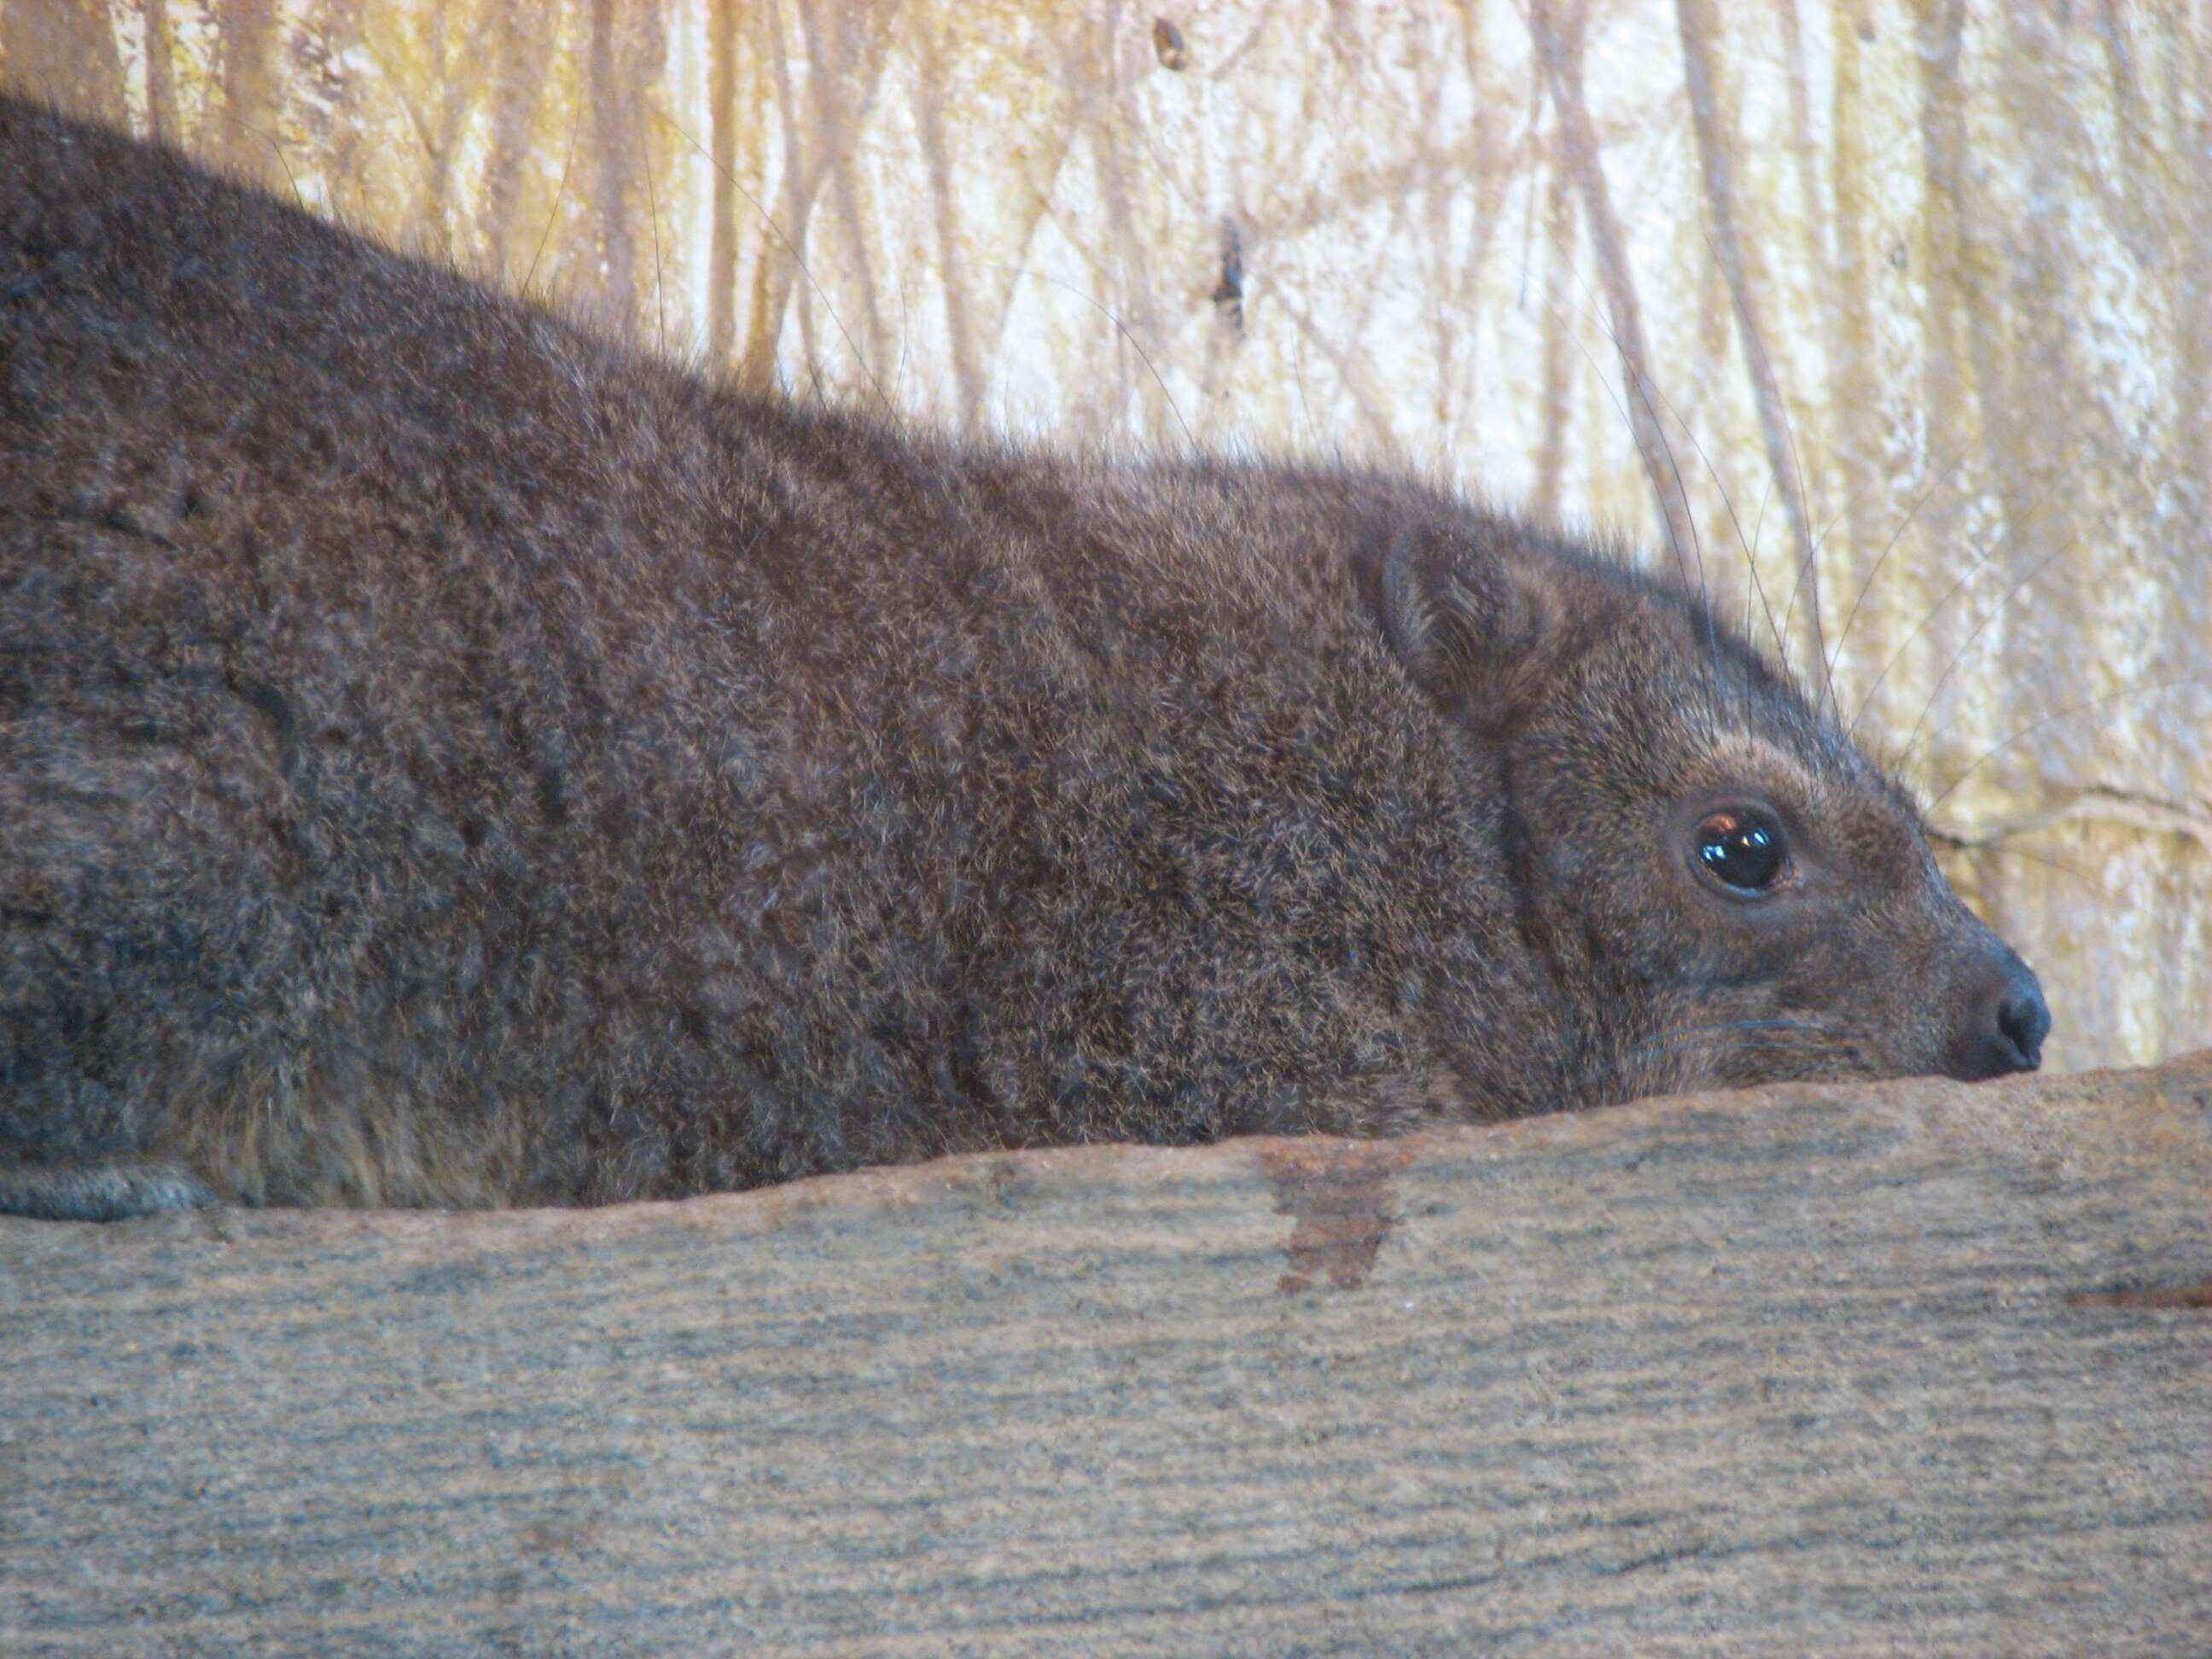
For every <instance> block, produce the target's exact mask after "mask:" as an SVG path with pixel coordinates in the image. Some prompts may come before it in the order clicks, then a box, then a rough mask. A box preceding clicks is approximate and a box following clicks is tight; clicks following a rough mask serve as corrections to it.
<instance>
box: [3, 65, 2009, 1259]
mask: <svg viewBox="0 0 2212 1659" xmlns="http://www.w3.org/2000/svg"><path fill="white" fill-rule="evenodd" d="M2048 1018H2049V1017H2048V1015H2047V1013H2046V1012H2045V1010H2044V1006H2043V1002H2042V999H2041V996H2040V994H2039V992H2038V990H2037V988H2036V985H2035V981H2034V976H2033V975H2032V974H2030V973H2029V972H2028V971H2027V969H2026V968H2025V967H2024V966H2023V965H2022V964H2021V962H2020V961H2019V959H2018V958H2017V957H2015V956H2014V955H2013V953H2012V952H2011V951H2008V949H2007V948H2006V947H2005V946H2004V945H2002V944H2001V943H2000V942H1999V941H1998V940H1997V939H1996V938H1995V936H1994V935H1992V934H1991V933H1990V932H1989V930H1988V929H1987V928H1985V927H1983V925H1982V924H1981V923H1980V922H1978V921H1976V920H1974V918H1973V917H1972V916H1971V915H1969V914H1968V913H1967V912H1966V909H1965V908H1963V907H1962V906H1961V905H1960V902H1959V901H1958V900H1957V898H1956V897H1955V896H1954V895H1953V894H1952V892H1951V891H1950V890H1949V889H1948V887H1947V886H1946V885H1945V884H1944V882H1943V880H1942V877H1941V876H1940V875H1939V874H1938V873H1937V872H1936V867H1935V865H1934V864H1933V862H1932V861H1931V860H1930V858H1929V851H1928V848H1927V845H1926V842H1925V840H1924V837H1923V831H1922V828H1921V825H1920V823H1919V821H1918V818H1917V815H1916V813H1915V811H1914V809H1913V807H1912V806H1911V804H1910V802H1909V801H1908V799H1906V797H1905V795H1903V794H1902V793H1900V792H1899V790H1898V789H1897V788H1895V787H1893V786H1892V785H1891V784H1890V783H1889V782H1888V781H1886V780H1885V779H1884V778H1883V776H1882V775H1881V774H1880V773H1879V772H1878V771H1877V770H1876V769H1875V768H1873V767H1872V766H1871V765H1869V763H1868V762H1866V761H1865V760H1864V759H1863V758H1862V757H1860V755H1859V754H1858V753H1857V751H1856V750H1854V749H1853V748H1852V747H1851V745H1850V743H1849V742H1848V741H1847V740H1846V738H1844V735H1843V734H1842V733H1841V732H1838V729H1837V727H1836V726H1835V724H1834V723H1833V722H1832V720H1828V719H1827V718H1826V717H1825V716H1824V714H1822V712H1821V711H1820V709H1819V708H1817V707H1816V706H1815V705H1814V703H1813V702H1809V701H1808V699H1806V698H1805V697H1802V696H1800V695H1799V694H1798V692H1797V691H1796V690H1794V689H1793V688H1792V687H1791V686H1790V684H1787V683H1786V682H1785V681H1784V679H1782V678H1778V676H1777V674H1776V673H1775V672H1773V671H1771V669H1770V668H1769V667H1768V666H1767V665H1765V664H1764V663H1763V662H1762V661H1761V660H1760V659H1759V657H1758V656H1757V655H1756V654H1755V653H1753V651H1751V650H1750V649H1748V648H1747V647H1746V646H1745V645H1744V644H1743V643H1742V642H1741V641H1739V640H1737V639H1736V638H1735V637H1733V636H1732V635H1730V634H1729V632H1728V631H1727V630H1726V629H1723V628H1720V627H1718V626H1717V625H1716V624H1715V623H1714V622H1713V621H1712V619H1711V617H1709V616H1708V614H1707V613H1706V611H1705V609H1704V608H1703V607H1702V606H1701V605H1700V604H1699V601H1698V600H1697V599H1696V598H1695V596H1693V595H1692V594H1689V593H1686V592H1683V591H1681V590H1680V589H1678V588H1676V587H1675V586H1671V585H1669V584H1668V583H1667V582H1664V581H1661V580H1654V579H1651V578H1649V577H1646V576H1643V575H1639V574H1632V573H1631V572H1630V571H1628V570H1627V569H1626V568H1622V567H1621V566H1620V565H1618V564H1616V563H1615V562H1613V561H1612V560H1610V559H1608V558H1607V557H1605V556H1602V555H1601V554H1599V553H1597V552H1594V551H1592V550H1589V549H1588V548H1586V547H1584V546H1583V545H1582V544H1579V543H1577V542H1574V541H1571V540H1569V539H1566V538H1562V537H1559V536H1557V535H1554V534H1552V533H1549V532H1545V531H1542V530H1540V529H1536V528H1533V527H1531V526H1529V525H1528V524H1526V523H1524V522H1522V521H1521V520H1517V519H1515V518H1512V517H1509V516H1504V515H1502V514H1498V513H1491V512H1486V511H1484V510H1482V509H1480V508H1478V507H1471V506H1469V505H1468V504H1466V503H1465V502H1463V501H1459V500H1456V499H1455V498H1453V497H1452V496H1450V495H1447V494H1443V493H1441V492H1439V491H1437V490H1435V489H1430V488H1427V487H1425V486H1422V485H1419V484H1417V483H1408V482H1406V481H1404V480H1402V479H1399V478H1395V477H1388V476H1385V475H1383V474H1380V473H1376V472H1370V471H1358V470H1353V469H1346V468H1337V467H1298V466H1282V465H1256V464H1246V463H1238V462H1229V461H1218V460H1217V461H1206V460H1197V461H1185V460H1158V461H1147V462H1138V463H1108V462H1104V461H1096V460H1083V459H1060V458H1053V457H1048V456H1042V455H1038V454H1035V453H1023V452H1021V451H1018V450H1015V449H1012V448H1006V447H995V446H990V445H973V444H967V445H956V444H952V443H949V442H946V441H942V440H939V439H935V438H931V437H927V436H918V435H914V434H912V433H909V432H907V431H904V430H902V429H899V428H896V427H895V426H892V425H890V424H886V423H884V422H879V421H876V420H872V419H866V418H862V417H860V416H855V415H852V414H847V413H838V412H835V411H831V410H824V409H820V408H814V407H809V406H805V405H804V404H793V403H792V402H789V401H785V400H779V399H762V398H750V397H745V396H741V395H739V394H738V393H737V392H733V391H731V390H728V389H725V388H722V387H718V386H714V385H713V384H711V383H709V382H708V381H707V380H702V378H700V377H698V376H696V375H694V374H686V373H684V372H681V371H680V370H678V369H677V368H671V367H669V366H667V365H665V364H664V363H661V362H656V361H653V360H652V359H650V358H647V357H645V356H641V355H638V354H636V353H634V352H630V351H628V350H624V349H619V348H617V347H616V346H614V345H611V344H609V343H605V342H603V341H601V340H599V339H597V338H594V337H591V336H589V335H587V334H586V333H584V332H581V331H578V330H577V329H575V328H574V327H571V326H569V325H566V324H564V323H562V321H560V320H558V319H556V318H554V317H552V316H550V315H548V314H547V313H544V312H543V311H541V310H538V309H534V308H532V307H529V306H527V305H524V304H520V303H517V302H515V301H511V300H507V299H502V298H499V297H495V296H494V295H489V294H487V293H486V292H484V291H483V289H479V288H477V287H476V286H474V285H472V284H471V283H467V282H465V281H463V280H461V279H460V278H459V277H457V276H453V275H452V274H450V273H449V272H447V271H444V270H437V269H434V268H432V267H430V266H429V265H427V264H422V263H418V262H416V261H413V260H410V259H406V258H398V257H397V256H395V255H393V254H391V253H389V252H384V251H381V250H380V249H378V248H376V247H374V246H370V245H368V243H365V242H363V241H362V240H357V239H356V238H354V237H351V236H349V235H347V234H343V233H342V232H339V231H337V230H334V229H331V228H328V227H326V226H325V225H323V224H320V223H319V222H315V221H313V219H311V218H309V217H307V216H305V215H303V214H301V213H300V212H298V211H295V210H294V209H293V208H291V207H289V206H288V205H285V204H281V203H278V202H276V201H274V200H272V199H270V198H269V197H265V196H264V195H262V194H259V193H257V192H254V191H248V190H244V189H240V188H237V187H234V186H233V185H229V184H227V183H224V182H222V181H219V180H218V179H215V178H213V177H211V176H210V175H209V174H207V173H204V172H202V171H200V170H198V169H197V168H195V167H191V166H189V165H187V164H185V163H184V162H182V161H179V160H177V159H175V158H174V157H173V156H171V155H168V154H167V153H165V152H163V151H161V150H160V149H155V148H152V147H149V146H146V145H142V144H138V143H132V142H131V141H129V140H126V139H124V138H120V137H113V136H111V135H108V134H105V133H101V132H99V131H94V130H92V129H89V128H86V127H82V126H77V125H72V124H70V123H68V122H65V121H63V120H60V119H58V118H55V117H53V116H52V115H49V114H47V113H46V112H42V111H40V109H38V108H36V107H34V106H30V105H27V104H24V103H21V102H12V101H0V1210H12V1211H15V1212H22V1213H27V1214H32V1215H46V1216H60V1217H86V1218H100V1217H115V1216H122V1215H129V1214H136V1213H142V1212H147V1211H149V1210H155V1209H160V1208H165V1207H170V1206H179V1205H185V1204H191V1203H200V1202H206V1201H209V1200H211V1199H222V1200H237V1201H245V1202H252V1203H283V1204H323V1203H353V1204H410V1205H490V1204H505V1203H538V1202H544V1203H597V1202H605V1201H608V1200H619V1199H629V1198H636V1197H641V1196H651V1195H675V1194H687V1193H697V1192H704V1191H710V1190H714V1189H719V1188H738V1187H744V1186H748V1185H751V1184H755V1183H758V1182H771V1181H777V1180H781V1179H784V1178H787V1177H789V1176H800V1175H805V1174H808V1173H811V1172H814V1171H820V1170H843V1169H850V1168H852V1167H854V1166H855V1165H859V1164H872V1163H879V1162H886V1161H890V1160H902V1159H913V1158H927V1157H930V1156H932V1155H933V1154H937V1153H942V1152H957V1151H962V1150H964V1149H975V1148H983V1147H1008V1146H1037V1145H1043V1144H1049V1143H1055V1142H1070V1141H1084V1140H1095V1139H1110V1138H1128V1139H1143V1140H1151V1141H1161V1142H1187V1141H1197V1140H1205V1139H1212V1138H1214V1137H1216V1136H1220V1135H1226V1134H1237V1133H1251V1132H1292V1131H1329V1132H1334V1133H1351V1134H1383V1133H1393V1132H1396V1131H1401V1130H1404V1129H1407V1128H1409V1127H1414V1126H1417V1125H1421V1124H1425V1123H1430V1122H1435V1121H1468V1120H1480V1119H1491V1118H1502V1117H1508V1116H1511V1115H1518V1114H1524V1113H1532V1112H1541V1111H1549V1110H1553V1109H1560V1108H1565V1107H1576V1106H1596V1105H1601V1104H1604V1103H1609V1102H1615V1101H1620V1100H1625V1099H1627V1098H1630V1097H1634V1096H1638V1095H1644V1094H1650V1093H1652V1092H1655V1091H1668V1090H1680V1089H1688V1088H1696V1087H1700V1086H1705V1085H1732V1084H1750V1083H1757V1082H1760V1081H1764V1080H1766V1079H1784V1078H1843V1077H1870V1076H1881V1075H1886V1074H1894V1073H1917V1072H1948V1073H1952V1074H1953V1075H1955V1076H1960V1077H1966V1078H1976V1077H1982V1076H1988V1075H1992V1074H1995V1073H2001V1072H2005V1071H2009V1070H2017V1069H2020V1068H2021V1067H2025V1066H2033V1064H2034V1063H2035V1061H2036V1058H2037V1053H2038V1049H2039V1045H2040V1043H2041V1041H2042V1037H2043V1035H2044V1032H2045V1028H2046V1026H2047V1024H2048Z"/></svg>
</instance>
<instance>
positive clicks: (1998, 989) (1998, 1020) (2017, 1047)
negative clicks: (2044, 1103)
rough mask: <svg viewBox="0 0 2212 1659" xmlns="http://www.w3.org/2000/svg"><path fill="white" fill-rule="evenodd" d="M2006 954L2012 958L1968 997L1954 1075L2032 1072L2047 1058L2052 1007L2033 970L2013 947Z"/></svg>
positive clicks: (1977, 1077) (1981, 1076) (1972, 1077)
mask: <svg viewBox="0 0 2212 1659" xmlns="http://www.w3.org/2000/svg"><path fill="white" fill-rule="evenodd" d="M2006 955H2007V956H2008V957H2010V960H2009V961H2008V962H2007V963H2004V964H2003V966H2002V968H2000V969H1999V970H1998V971H1997V972H1996V974H1994V975H1991V976H1990V979H1989V980H1988V981H1984V984H1983V985H1982V987H1981V988H1980V989H1979V990H1978V992H1977V993H1976V994H1974V995H1973V996H1972V998H1971V999H1969V1000H1968V1003H1967V1007H1966V1018H1965V1020H1964V1022H1963V1024H1961V1026H1960V1032H1959V1036H1958V1040H1957V1042H1956V1044H1955V1045H1954V1049H1953V1063H1952V1066H1951V1075H1952V1076H1954V1077H1955V1078H1960V1079H1964V1080H1965V1081H1966V1082H1968V1083H1976V1082H1978V1081H1980V1080H1981V1079H1984V1078H1988V1077H2002V1076H2004V1075H2005V1074H2006V1073H2008V1072H2032V1071H2033V1070H2034V1069H2035V1068H2036V1067H2037V1066H2039V1065H2040V1064H2042V1061H2043V1039H2044V1038H2045V1037H2046V1036H2049V1035H2050V1034H2051V1008H2050V1006H2049V1005H2048V1004H2046V1003H2045V1001H2044V1000H2043V987H2042V985H2041V984H2040V983H2039V981H2037V979H2036V977H2035V974H2034V971H2033V969H2030V968H2029V967H2028V965H2027V963H2024V962H2022V961H2021V959H2020V958H2019V957H2015V956H2012V954H2011V952H2010V951H2007V952H2006Z"/></svg>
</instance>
